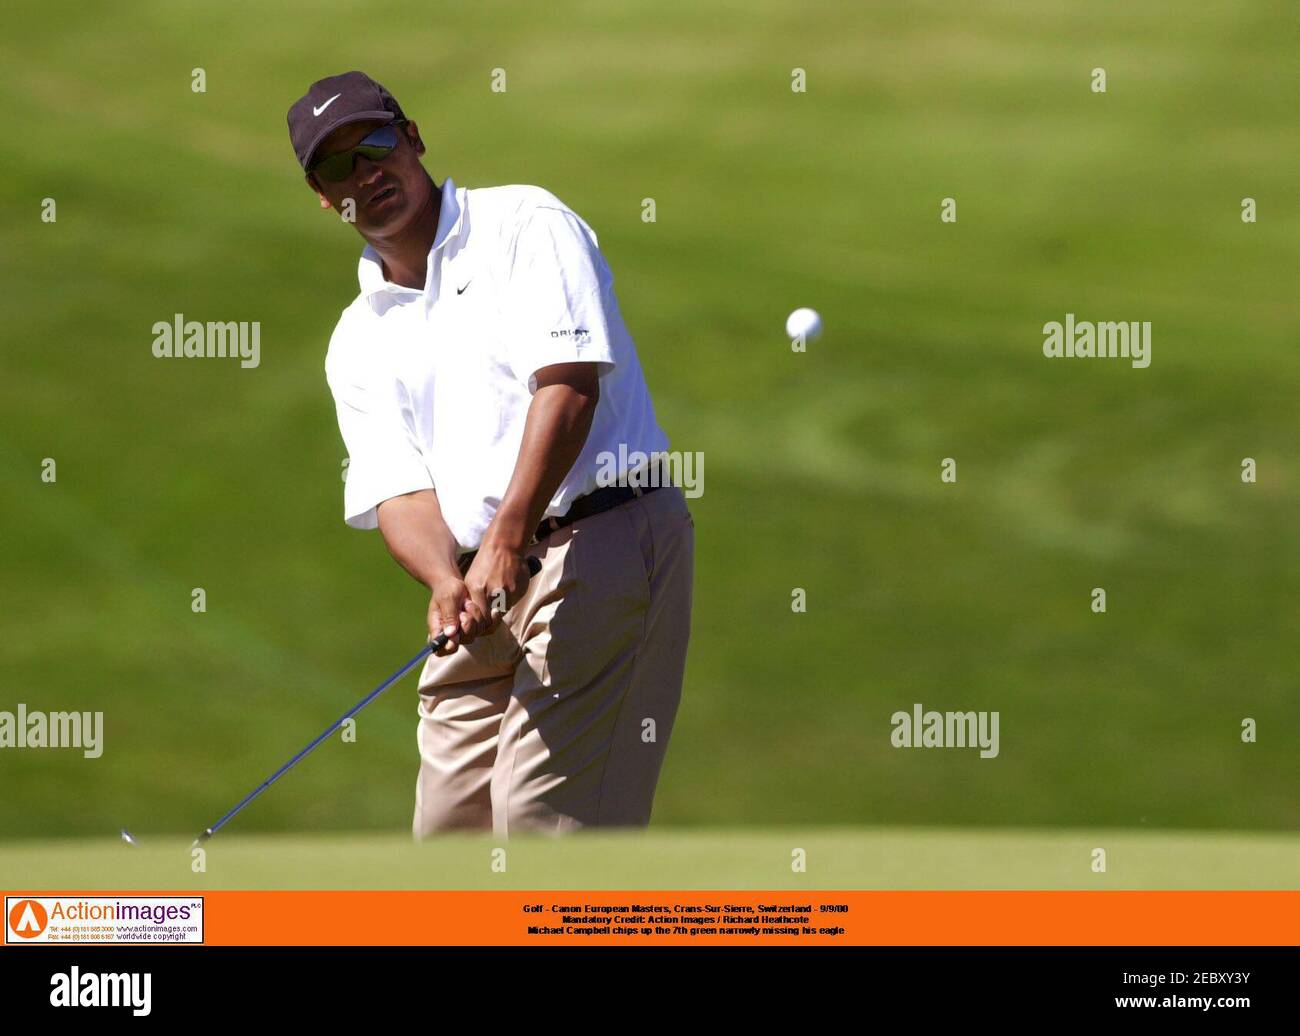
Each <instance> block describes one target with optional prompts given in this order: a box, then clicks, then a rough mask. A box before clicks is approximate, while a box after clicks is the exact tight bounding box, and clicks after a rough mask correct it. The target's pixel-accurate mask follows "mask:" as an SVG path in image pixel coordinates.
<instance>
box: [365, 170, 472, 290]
mask: <svg viewBox="0 0 1300 1036" xmlns="http://www.w3.org/2000/svg"><path fill="white" fill-rule="evenodd" d="M457 194H458V192H457V190H456V185H455V183H453V182H452V179H451V177H450V176H449V177H447V178H446V179H445V180H443V181H442V198H441V201H440V203H439V206H438V229H437V230H436V231H435V232H434V235H433V247H432V248H430V249H429V260H430V261H429V273H430V275H432V273H433V269H434V263H433V254H434V253H435V252H437V251H438V250H439V249H440V248H442V247H443V246H444V245H446V243H447V240H448V239H449V238H450V237H451V236H452V234H454V233H455V232H456V231H457V230H458V229H459V228H460V224H461V216H462V211H461V203H460V200H459V198H458V197H457ZM357 280H358V282H359V283H360V284H361V294H363V295H364V296H366V298H367V299H368V300H370V303H371V305H374V304H375V303H376V302H377V301H378V300H377V299H375V296H376V295H379V294H384V293H387V294H400V293H403V292H406V293H410V294H412V295H419V294H421V291H422V289H419V288H408V287H405V286H404V285H401V284H393V283H392V282H390V281H388V280H387V279H386V278H385V277H384V265H383V262H382V261H381V260H380V258H379V253H378V252H376V251H375V250H374V249H373V248H372V247H371V246H370V245H366V247H365V249H364V250H363V251H362V253H361V261H360V262H359V263H358V264H357ZM426 286H427V282H426Z"/></svg>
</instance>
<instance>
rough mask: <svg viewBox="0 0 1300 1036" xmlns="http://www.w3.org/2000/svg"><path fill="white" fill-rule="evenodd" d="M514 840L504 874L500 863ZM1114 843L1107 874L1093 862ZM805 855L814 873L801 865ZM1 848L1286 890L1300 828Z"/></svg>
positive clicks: (233, 870) (570, 872) (751, 878)
mask: <svg viewBox="0 0 1300 1036" xmlns="http://www.w3.org/2000/svg"><path fill="white" fill-rule="evenodd" d="M501 848H504V849H505V857H504V862H505V870H504V872H503V871H501V870H500V869H499V867H498V869H496V870H494V869H493V866H494V864H495V863H498V861H499V860H500V859H501V858H500V857H499V855H497V850H499V849H501ZM1097 848H1104V849H1105V850H1106V872H1105V873H1102V874H1098V873H1094V872H1093V870H1092V862H1093V850H1094V849H1097ZM796 849H802V850H803V851H804V853H805V859H806V864H807V869H806V871H804V872H802V873H795V872H794V871H793V870H792V867H791V861H792V858H793V856H792V854H793V853H794V852H795V850H796ZM191 862H192V860H191V856H190V845H189V841H188V840H183V839H180V838H176V837H174V836H173V837H170V838H169V837H165V836H160V837H158V838H155V839H148V840H142V841H141V844H140V845H139V846H137V847H135V848H132V847H130V846H128V845H126V844H124V843H122V842H118V841H112V840H108V839H100V840H90V839H83V840H75V841H43V842H25V843H24V842H19V843H15V844H13V845H9V846H6V847H5V848H4V849H3V850H0V888H4V889H7V890H10V891H30V890H36V889H65V890H72V889H76V890H90V889H118V890H124V889H178V890H179V889H204V888H209V889H280V888H284V889H494V888H500V889H657V888H664V889H801V888H802V889H1278V888H1282V889H1286V888H1294V886H1295V875H1296V874H1297V873H1300V838H1296V837H1295V836H1284V835H1260V834H1255V835H1246V834H1216V835H1206V834H1204V833H1202V832H1156V833H1153V832H1140V833H1138V832H1132V831H1117V830H1096V831H1023V830H1022V831H1015V830H1004V831H968V830H966V831H963V830H951V829H948V830H945V829H929V830H926V829H920V830H918V829H891V828H879V829H853V828H838V829H837V828H808V829H803V830H799V829H795V828H791V829H789V830H785V831H774V830H761V829H747V830H736V829H708V830H705V829H697V830H693V831H669V832H657V833H655V834H652V835H640V834H627V833H620V834H596V833H591V834H583V835H579V836H575V837H571V838H567V839H548V838H512V839H510V840H509V841H508V842H502V841H497V840H494V839H492V838H491V837H486V836H466V835H461V836H455V837H445V838H439V839H437V840H434V841H430V842H425V843H421V844H419V845H416V844H414V843H412V842H411V840H410V838H408V837H402V836H398V835H382V834H368V835H345V834H332V835H276V836H266V835H261V836H256V835H254V836H241V835H226V834H221V835H218V836H217V837H216V838H215V839H213V840H212V841H211V842H209V843H208V846H207V849H206V859H205V861H204V862H205V865H206V867H207V870H206V871H205V872H204V873H202V874H195V873H193V871H192V869H191Z"/></svg>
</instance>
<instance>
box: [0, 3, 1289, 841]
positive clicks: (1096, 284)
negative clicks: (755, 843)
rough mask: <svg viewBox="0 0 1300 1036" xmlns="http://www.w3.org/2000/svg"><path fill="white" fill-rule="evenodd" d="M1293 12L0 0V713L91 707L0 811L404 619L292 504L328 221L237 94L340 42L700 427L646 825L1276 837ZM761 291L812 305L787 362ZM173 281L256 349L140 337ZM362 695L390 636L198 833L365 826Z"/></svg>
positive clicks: (153, 772) (313, 395)
mask: <svg viewBox="0 0 1300 1036" xmlns="http://www.w3.org/2000/svg"><path fill="white" fill-rule="evenodd" d="M1298 24H1300V16H1298V15H1297V12H1296V9H1295V7H1294V5H1293V4H1291V3H1286V2H1266V0H1213V2H1207V3H1200V4H1196V5H1194V6H1188V5H1185V4H1179V3H1174V2H1172V0H1161V2H1151V3H1143V2H1136V3H1135V2H1124V3H1120V2H1087V3H1085V2H1042V3H1034V4H1026V3H1011V2H1000V3H999V2H995V3H986V4H980V5H978V9H975V8H974V7H973V6H972V5H970V4H966V3H962V2H959V0H944V2H920V3H915V2H909V3H906V4H903V3H897V4H884V3H872V4H842V3H833V2H827V3H806V2H794V0H783V2H776V0H760V2H745V3H740V2H729V3H708V4H700V3H695V2H687V0H672V2H662V0H660V2H654V3H651V2H641V3H625V2H614V3H611V2H608V0H602V2H594V0H593V2H589V3H554V4H547V5H537V4H524V3H509V4H507V3H490V2H489V3H484V2H472V3H471V2H460V3H439V4H436V5H430V4H420V3H401V4H398V3H376V2H369V3H361V2H351V3H349V2H322V0H313V2H310V3H307V2H294V3H278V4H274V5H268V4H263V3H246V2H245V3H224V4H221V5H200V4H198V3H174V2H162V0H152V2H132V3H103V4H93V5H88V4H81V3H69V2H64V0H58V2H50V3H43V4H40V5H26V6H25V7H23V8H21V9H15V8H11V9H10V10H9V13H8V14H7V15H6V31H5V33H4V35H3V39H0V110H2V111H3V133H2V134H0V139H2V141H3V143H2V144H0V147H3V149H4V152H5V161H4V173H3V174H2V175H0V205H2V208H3V220H4V237H5V243H6V247H5V248H4V250H3V252H2V253H0V264H2V266H0V280H2V283H3V285H4V289H3V299H4V302H3V315H4V321H3V328H4V331H3V335H0V362H2V368H0V371H2V374H3V376H2V377H0V479H2V480H3V486H4V505H3V507H0V539H2V540H3V544H4V550H3V552H0V579H2V583H3V591H4V592H3V595H2V597H0V609H2V611H0V614H3V635H2V636H0V665H2V667H3V668H2V683H0V709H7V710H13V709H14V708H15V706H16V704H17V703H18V702H25V703H26V704H27V706H28V707H29V708H30V709H43V710H64V709H79V710H81V709H84V710H103V711H104V712H105V714H106V728H107V729H106V750H105V753H104V756H103V757H102V758H101V759H98V760H93V761H92V760H84V759H82V758H81V757H80V755H79V754H78V753H76V752H70V751H69V752H52V751H47V752H37V751H26V752H20V751H0V837H4V838H9V839H12V838H22V837H47V836H63V835H67V836H74V835H87V834H92V833H93V834H102V833H104V832H105V831H111V830H113V829H115V828H116V827H117V826H119V825H123V824H125V825H127V826H130V827H132V829H133V830H135V831H136V832H137V833H138V834H139V833H145V834H147V833H149V832H150V831H181V832H190V831H193V830H195V829H197V828H199V827H201V826H203V825H204V824H206V823H208V822H210V821H211V820H212V819H214V818H215V817H216V816H219V815H220V814H221V813H222V812H224V810H225V809H226V808H227V807H228V806H229V805H231V804H232V803H233V802H234V801H235V800H236V799H237V798H238V797H239V796H240V795H242V794H243V793H244V792H245V791H246V790H248V789H249V788H250V787H252V786H253V785H254V784H255V783H256V782H257V781H259V780H260V779H261V778H262V777H264V776H265V775H266V774H267V773H269V772H270V771H271V770H272V769H274V768H275V767H276V766H277V765H279V764H280V763H281V762H282V761H283V760H284V759H285V758H287V756H288V755H290V754H291V753H292V752H293V751H295V750H296V749H297V748H298V747H300V746H301V744H303V743H304V742H305V741H306V740H307V739H308V738H310V737H311V736H312V735H313V734H315V733H317V732H318V731H319V730H320V729H321V728H323V727H324V726H325V724H326V723H328V722H329V721H330V720H331V719H333V718H334V717H335V716H336V715H338V714H339V713H340V712H342V711H343V710H344V709H345V708H346V707H348V706H349V705H351V704H352V703H353V702H354V701H355V700H356V699H358V698H359V697H360V696H361V695H362V694H363V693H364V692H365V691H367V690H369V689H370V688H371V687H373V686H374V685H375V684H376V683H377V682H378V681H379V680H380V679H381V678H382V677H383V676H385V675H386V674H387V673H388V672H390V671H391V670H392V669H393V668H395V667H396V665H397V664H398V663H399V662H400V661H401V660H403V659H405V658H406V657H408V656H409V655H410V654H411V653H412V652H413V651H414V650H415V648H416V647H417V646H418V644H419V643H420V640H421V637H422V635H423V632H422V623H423V614H424V607H425V603H426V602H425V599H424V597H423V595H422V592H421V590H420V588H419V587H418V586H416V585H415V584H414V583H413V582H411V581H410V580H409V579H408V578H407V577H406V576H405V574H403V573H402V572H401V571H400V570H399V569H398V568H397V567H396V565H394V564H393V563H392V562H391V561H390V560H389V558H388V556H387V554H386V552H385V551H384V548H383V545H382V543H381V541H380V539H379V538H378V534H375V533H368V534H367V533H358V532H355V531H353V530H349V529H347V528H346V527H345V526H344V525H343V522H342V482H341V479H340V473H341V462H342V460H343V457H344V450H343V447H342V443H341V440H340V438H339V435H338V432H337V429H336V426H335V423H334V414H333V409H332V404H331V400H330V397H329V393H328V390H327V388H326V385H325V382H324V375H323V360H324V353H325V347H326V344H327V342H328V339H329V334H330V331H331V330H332V328H333V325H334V322H335V320H336V318H337V316H338V313H339V311H340V310H341V309H342V308H343V307H344V306H345V305H347V304H348V302H349V301H350V300H351V299H352V298H353V296H354V295H355V293H356V279H355V266H356V257H357V254H358V252H359V249H360V246H361V243H360V240H359V239H358V238H357V236H356V235H355V233H354V232H353V231H352V230H351V229H350V228H349V227H346V226H343V225H341V224H340V223H339V222H338V220H337V217H336V216H334V215H333V214H332V213H322V212H321V211H320V210H319V209H318V208H317V207H316V202H315V199H314V197H313V196H312V195H311V194H310V193H309V192H308V191H307V189H306V188H305V187H304V185H303V183H302V180H301V176H300V173H299V171H298V169H297V167H296V165H295V162H294V158H293V153H292V151H291V149H290V147H289V143H288V140H287V135H286V132H285V126H284V116H285V111H286V110H287V108H288V106H289V104H290V103H291V102H292V101H293V100H294V99H295V98H296V97H298V96H299V95H300V94H301V93H302V92H303V91H304V90H305V88H306V86H307V85H308V83H310V82H311V81H312V80H313V79H315V78H318V77H320V76H323V75H327V74H331V73H335V72H339V71H343V70H346V69H349V68H363V69H365V70H367V71H369V72H370V73H371V74H373V75H374V76H376V77H377V78H378V79H380V80H381V81H382V82H384V83H385V84H386V85H387V86H389V87H390V88H391V89H392V90H393V92H394V93H395V94H396V95H397V97H398V98H399V99H400V100H401V102H402V104H403V106H404V108H405V109H406V111H407V113H408V114H409V115H410V116H411V117H412V118H413V119H415V120H417V121H418V122H419V124H420V127H421V129H422V131H423V134H424V137H425V140H426V142H427V143H428V144H429V146H430V153H429V156H428V159H427V164H428V166H429V168H430V171H431V172H432V174H433V175H434V177H435V178H436V179H437V180H439V181H441V180H442V178H443V177H445V176H447V175H451V176H453V177H454V178H455V179H456V181H457V182H458V183H460V184H462V185H465V186H471V187H474V186H488V185H493V184H500V183H536V184H540V185H542V186H544V187H547V188H548V189H550V190H552V191H554V192H555V193H556V194H558V195H559V197H560V198H562V199H563V200H564V201H565V202H567V203H568V204H570V205H571V206H573V207H574V208H575V209H576V210H577V211H578V212H579V213H580V214H581V215H582V216H583V217H584V218H585V219H586V220H587V221H588V222H589V223H590V224H591V225H592V226H593V227H594V228H595V229H596V231H597V233H598V234H599V235H600V240H601V244H602V247H603V249H604V251H605V253H606V255H607V257H608V258H609V261H610V263H611V265H612V267H613V269H614V272H615V275H616V277H617V284H618V291H619V298H620V301H621V304H622V308H623V311H624V314H625V316H626V318H627V321H628V323H629V326H630V327H631V329H632V332H633V335H634V336H635V338H636V340H637V343H638V347H639V349H640V352H641V358H642V362H643V364H644V367H645V369H646V374H647V378H648V380H649V382H650V386H651V389H652V391H653V393H654V396H655V401H656V405H657V408H658V411H659V415H660V419H661V422H662V423H663V424H664V426H665V428H666V429H667V430H668V432H669V434H670V436H671V437H672V440H673V445H674V447H675V448H677V449H681V450H691V451H694V450H700V451H703V453H704V455H705V458H706V464H705V469H704V470H705V493H704V496H703V497H702V498H701V499H699V500H696V501H694V502H693V508H692V509H693V511H694V513H695V516H696V529H697V535H698V551H699V553H698V568H697V579H696V614H695V623H694V639H693V645H692V651H691V656H690V663H689V668H688V675H687V687H686V693H685V698H684V701H683V706H682V710H681V713H680V716H679V720H678V725H677V729H676V732H675V734H674V740H673V744H672V747H671V749H670V751H669V756H668V762H667V765H666V769H665V772H664V776H663V780H662V782H661V785H660V792H659V798H658V802H657V807H656V814H655V823H656V825H714V824H725V825H729V826H746V825H753V826H759V825H761V826H764V827H769V826H774V825H776V826H779V825H783V824H799V825H805V824H838V825H857V824H874V823H888V824H927V825H929V824H944V825H971V826H985V825H987V826H1003V825H1006V826H1021V827H1026V826H1051V827H1075V826H1086V825H1098V824H1104V825H1109V826H1111V827H1140V826H1150V827H1166V828H1168V827H1203V828H1258V829H1274V830H1282V829H1293V828H1295V827H1296V826H1297V823H1300V795H1298V794H1297V791H1298V789H1300V753H1297V751H1296V737H1297V729H1298V727H1300V704H1298V700H1297V694H1296V678H1297V677H1296V668H1295V659H1296V643H1297V639H1298V635H1300V550H1298V549H1297V536H1296V529H1295V526H1296V514H1297V510H1298V509H1300V475H1298V471H1300V469H1298V468H1297V464H1298V461H1297V434H1296V433H1297V425H1296V400H1297V393H1298V390H1300V355H1297V346H1298V345H1300V301H1298V300H1297V293H1296V283H1297V273H1298V272H1300V199H1298V198H1297V189H1298V188H1297V178H1296V170H1297V169H1298V168H1300V123H1297V120H1296V114H1295V113H1296V109H1297V101H1300V64H1298V63H1297V61H1296V56H1295V55H1296V52H1297V42H1300V41H1298V36H1300V33H1297V25H1298ZM196 67H202V68H203V69H204V70H205V71H206V76H207V91H206V93H201V94H196V93H194V92H192V91H191V88H190V82H191V70H192V69H194V68H196ZM498 67H499V68H504V69H505V70H506V74H507V84H508V90H507V92H506V93H504V94H499V93H493V92H492V91H491V90H490V88H489V87H490V80H491V75H492V70H493V69H494V68H498ZM796 67H801V68H804V69H806V70H807V84H808V89H807V92H806V93H804V94H797V93H793V92H792V91H791V89H790V81H791V78H790V77H791V70H792V69H793V68H796ZM1095 67H1104V68H1105V69H1106V71H1107V75H1108V90H1107V92H1106V93H1105V94H1095V93H1093V92H1092V90H1091V89H1090V75H1091V70H1092V69H1093V68H1095ZM46 197H52V198H54V199H55V200H56V202H57V205H58V220H57V222H56V223H54V224H46V223H43V222H42V221H41V219H40V211H41V200H42V199H43V198H46ZM647 197H653V198H654V199H655V200H656V204H657V209H658V219H657V222H655V223H650V224H647V223H644V222H642V219H641V202H642V199H643V198H647ZM945 197H952V198H955V199H956V200H957V206H958V222H957V223H955V224H944V223H941V222H940V219H939V208H940V202H941V200H942V199H943V198H945ZM1244 197H1252V198H1255V199H1257V202H1258V211H1259V221H1258V223H1256V224H1253V225H1252V224H1245V223H1243V222H1242V220H1241V218H1240V211H1241V210H1240V206H1241V199H1242V198H1244ZM804 305H807V306H813V307H815V308H817V309H818V310H820V311H821V313H822V314H823V316H824V318H825V321H826V327H827V331H826V334H825V336H824V337H823V338H822V339H821V340H820V341H817V342H815V343H813V344H812V345H811V346H810V347H809V349H808V352H807V353H806V354H803V355H798V354H794V353H792V352H791V350H790V346H789V343H788V341H787V340H786V339H785V338H784V332H783V323H784V318H785V316H786V314H787V313H788V312H789V311H790V310H792V309H794V308H795V307H797V306H804ZM178 312H179V313H184V314H185V315H186V317H187V318H190V319H199V320H258V321H260V322H261V325H262V363H261V366H260V368H258V369H256V370H242V369H240V367H239V366H238V364H237V363H235V362H231V361H220V360H204V361H194V360H191V361H185V362H180V361H163V360H157V359H154V358H153V356H152V355H151V352H150V345H151V342H152V340H153V336H152V333H151V330H150V329H151V326H152V324H153V323H154V322H155V321H157V320H170V319H171V317H172V314H174V313H178ZM1067 312H1072V313H1075V314H1077V315H1078V317H1079V319H1093V320H1150V321H1151V322H1152V323H1153V325H1154V331H1153V345H1154V348H1153V362H1152V365H1151V367H1150V368H1149V369H1147V370H1135V369H1133V368H1131V367H1130V366H1129V364H1128V363H1127V362H1122V361H1096V360H1093V361H1082V360H1078V361H1068V360H1054V361H1050V362H1049V361H1048V360H1046V359H1044V358H1043V356H1042V352H1041V346H1042V331H1041V328H1042V325H1043V324H1044V322H1046V321H1049V320H1061V319H1063V318H1064V314H1065V313H1067ZM1248 456H1249V457H1253V458H1255V459H1256V460H1257V462H1258V465H1259V481H1258V483H1257V484H1255V485H1244V484H1243V483H1242V482H1241V480H1240V474H1239V473H1240V464H1241V460H1242V458H1243V457H1248ZM46 457H50V458H54V459H55V460H56V461H57V464H58V481H57V483H55V484H52V485H47V484H44V483H42V481H41V479H40V469H41V462H42V459H43V458H46ZM945 457H953V458H955V459H956V461H957V464H958V475H959V481H958V483H957V484H956V485H943V484H941V483H940V480H939V465H940V462H941V460H942V459H943V458H945ZM193 587H203V588H205V589H206V591H207V601H208V610H207V612H206V614H194V613H192V612H191V610H190V590H191V588H193ZM795 587H802V588H804V589H806V591H807V594H808V611H807V613H806V614H794V613H792V611H791V607H790V600H791V591H792V589H793V588H795ZM1093 587H1104V588H1105V589H1106V590H1107V593H1108V596H1109V608H1108V611H1107V613H1106V614H1105V615H1095V614H1093V613H1092V612H1091V610H1090V607H1089V603H1090V596H1089V595H1090V592H1091V590H1092V588H1093ZM913 702H921V703H923V704H924V705H925V706H926V707H927V708H934V709H976V710H997V711H999V712H1000V713H1001V754H1000V755H999V757H998V758H997V759H996V760H981V759H980V758H979V757H978V754H977V753H976V752H972V751H947V752H944V751H922V750H914V751H906V750H899V749H894V748H892V747H891V745H890V741H889V734H890V729H891V728H890V725H889V717H890V715H891V714H892V713H893V712H894V711H895V710H898V709H910V707H911V705H912V703H913ZM1244 717H1253V718H1254V719H1255V720H1256V721H1257V722H1258V725H1259V740H1258V743H1256V744H1252V745H1247V744H1243V743H1242V741H1241V739H1240V724H1241V721H1242V719H1243V718H1244ZM414 724H415V700H414V681H413V680H411V681H410V682H408V684H406V685H404V686H403V688H401V689H399V690H396V691H393V692H390V694H389V695H388V696H387V697H386V698H384V699H382V700H381V701H380V702H379V703H377V704H376V705H374V706H372V708H371V709H370V710H369V711H367V712H366V713H364V714H363V716H362V717H361V720H360V725H359V731H358V740H357V743H356V744H351V745H343V744H338V743H335V744H331V745H328V746H326V747H325V748H323V749H322V750H321V752H320V753H319V754H318V755H317V756H315V757H313V759H312V760H311V761H310V762H308V763H306V764H304V765H303V766H302V767H301V768H300V769H299V770H298V771H296V772H295V773H294V774H293V775H292V776H291V777H289V778H288V779H286V780H285V781H284V782H283V784H281V785H279V786H277V788H276V790H275V791H274V792H273V793H272V794H270V795H267V796H266V797H265V798H264V799H263V800H261V801H259V803H258V804H257V805H256V806H255V807H254V808H252V809H250V810H249V811H248V812H247V813H246V814H245V815H243V816H242V817H241V818H240V821H239V823H240V826H241V828H242V829H244V830H247V831H256V830H264V831H274V830H288V829H293V830H309V829H331V828H332V829H356V828H375V829H384V828H387V829H394V830H397V829H405V828H406V827H407V826H408V825H409V820H410V813H411V808H412V795H413V784H414V777H415V767H416V753H415V740H414V737H415V726H414Z"/></svg>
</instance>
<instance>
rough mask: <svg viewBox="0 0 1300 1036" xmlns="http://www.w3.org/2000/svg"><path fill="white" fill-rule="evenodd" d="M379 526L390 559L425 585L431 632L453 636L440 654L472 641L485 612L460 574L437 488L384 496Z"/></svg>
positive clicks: (454, 541)
mask: <svg viewBox="0 0 1300 1036" xmlns="http://www.w3.org/2000/svg"><path fill="white" fill-rule="evenodd" d="M379 531H380V533H381V534H382V535H383V537H384V544H385V545H386V546H387V547H388V552H389V553H390V554H391V555H392V556H393V558H394V560H396V561H397V563H398V564H399V565H401V566H402V567H403V568H404V569H406V571H408V572H409V573H410V574H411V575H412V576H414V577H415V578H416V579H417V580H419V581H420V582H421V583H423V584H424V585H425V586H426V587H428V588H429V593H430V595H431V596H430V600H429V636H430V637H431V638H432V637H435V636H437V635H438V634H440V633H446V634H448V636H450V637H451V641H450V642H449V643H448V645H447V647H446V648H444V649H443V650H442V651H440V652H439V654H441V655H449V654H451V653H452V652H453V651H455V650H456V646H457V644H460V643H464V644H468V643H470V642H471V641H472V640H473V639H474V632H475V630H476V629H477V628H478V626H479V624H480V623H482V622H483V621H484V619H485V618H486V617H485V616H483V615H481V614H479V609H478V606H477V605H476V604H475V603H474V602H473V600H471V598H470V596H469V591H468V590H467V589H466V588H465V582H464V580H463V579H462V578H461V574H460V569H459V567H457V564H456V538H455V537H454V536H453V535H452V534H451V530H450V529H449V528H447V523H446V521H444V520H443V517H442V508H441V507H440V506H439V505H438V495H437V493H435V492H434V491H433V490H432V489H421V490H418V491H417V492H414V493H404V494H403V495H401V496H394V497H390V498H389V499H387V500H385V501H384V502H383V503H381V504H380V505H379Z"/></svg>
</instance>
